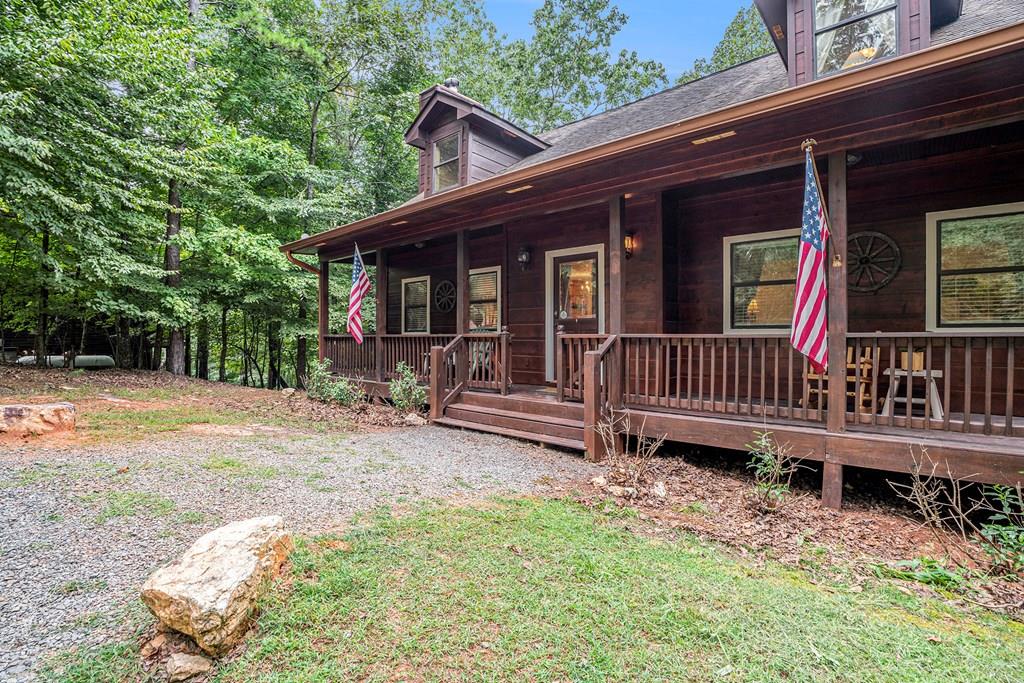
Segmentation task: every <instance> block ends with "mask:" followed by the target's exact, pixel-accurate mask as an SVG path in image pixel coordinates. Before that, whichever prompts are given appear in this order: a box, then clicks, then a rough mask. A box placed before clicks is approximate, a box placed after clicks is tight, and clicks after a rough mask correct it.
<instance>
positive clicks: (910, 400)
mask: <svg viewBox="0 0 1024 683" xmlns="http://www.w3.org/2000/svg"><path fill="white" fill-rule="evenodd" d="M913 342H914V340H913V339H912V338H910V337H907V429H910V428H911V427H913V419H914V343H913Z"/></svg>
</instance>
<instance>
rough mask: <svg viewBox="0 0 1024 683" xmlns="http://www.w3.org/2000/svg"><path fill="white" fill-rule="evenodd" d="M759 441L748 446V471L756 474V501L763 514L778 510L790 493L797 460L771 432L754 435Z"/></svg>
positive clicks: (754, 495) (754, 441)
mask: <svg viewBox="0 0 1024 683" xmlns="http://www.w3.org/2000/svg"><path fill="white" fill-rule="evenodd" d="M755 435H756V438H755V439H754V440H753V441H752V442H750V443H748V444H747V450H748V451H749V453H750V460H749V461H748V462H747V469H749V470H751V471H752V472H753V474H754V490H753V498H754V502H755V503H756V505H757V506H758V508H759V509H760V510H761V511H763V512H772V511H774V510H777V509H778V508H779V507H781V506H782V504H783V503H784V502H785V499H786V497H787V496H788V495H789V491H790V488H789V486H790V481H791V480H792V478H793V473H794V472H796V469H797V467H798V464H797V463H798V461H797V460H796V459H794V458H793V457H792V456H791V455H790V454H789V448H788V447H786V446H782V445H780V444H779V443H778V442H777V441H776V440H775V437H774V436H773V435H772V433H771V432H769V431H763V432H755Z"/></svg>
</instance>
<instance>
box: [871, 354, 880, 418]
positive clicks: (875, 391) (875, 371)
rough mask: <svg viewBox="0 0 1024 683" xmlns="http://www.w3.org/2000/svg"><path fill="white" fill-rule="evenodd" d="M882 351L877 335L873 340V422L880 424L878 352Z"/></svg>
mask: <svg viewBox="0 0 1024 683" xmlns="http://www.w3.org/2000/svg"><path fill="white" fill-rule="evenodd" d="M880 352H881V348H880V347H879V345H878V337H875V338H873V339H872V341H871V424H872V425H873V426H874V425H877V424H878V370H879V365H881V364H880V363H879V362H878V361H879V358H878V354H879V353H880Z"/></svg>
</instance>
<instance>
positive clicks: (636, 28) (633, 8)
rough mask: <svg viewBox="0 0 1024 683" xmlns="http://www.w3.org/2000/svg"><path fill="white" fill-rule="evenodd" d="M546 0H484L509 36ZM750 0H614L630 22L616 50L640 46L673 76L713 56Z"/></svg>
mask: <svg viewBox="0 0 1024 683" xmlns="http://www.w3.org/2000/svg"><path fill="white" fill-rule="evenodd" d="M542 2H543V0H485V2H484V4H485V6H486V8H487V16H488V17H490V19H491V20H492V21H493V22H494V23H495V24H496V25H497V26H498V30H499V31H501V32H503V33H505V34H507V35H508V36H509V38H525V37H527V36H529V35H530V34H531V32H532V31H531V27H530V19H531V18H532V16H533V11H534V10H535V9H537V8H538V7H540V5H541V4H542ZM749 2H750V0H703V1H702V0H616V2H615V4H616V5H618V7H619V9H620V10H622V11H623V12H625V14H626V15H627V16H628V17H629V22H628V23H627V24H626V26H625V27H624V28H623V29H622V31H621V32H620V33H619V34H618V35H617V36H615V40H614V41H613V43H612V47H613V48H614V52H618V51H619V50H622V49H625V50H636V51H637V53H638V54H639V55H640V57H641V58H643V59H656V60H658V61H659V62H661V63H662V64H664V65H665V69H666V70H667V71H668V76H669V79H670V82H671V81H675V79H676V77H677V76H679V74H681V73H682V72H683V71H686V70H687V69H688V68H690V66H692V65H693V60H695V59H697V58H698V57H710V56H711V51H712V50H714V48H715V45H716V44H717V43H718V41H719V39H720V38H721V37H722V34H723V33H724V32H725V27H726V26H727V25H728V24H729V22H730V21H731V20H732V18H733V17H734V16H736V12H738V11H739V9H740V8H741V7H744V6H746V5H747V4H749Z"/></svg>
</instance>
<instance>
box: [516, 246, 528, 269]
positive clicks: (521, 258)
mask: <svg viewBox="0 0 1024 683" xmlns="http://www.w3.org/2000/svg"><path fill="white" fill-rule="evenodd" d="M516 261H517V262H518V263H519V267H520V268H522V269H523V270H524V271H525V270H526V269H527V268H529V267H530V248H529V247H525V246H524V247H519V253H518V254H517V255H516Z"/></svg>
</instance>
